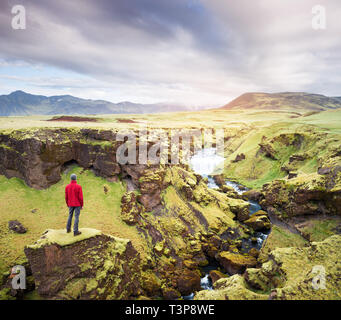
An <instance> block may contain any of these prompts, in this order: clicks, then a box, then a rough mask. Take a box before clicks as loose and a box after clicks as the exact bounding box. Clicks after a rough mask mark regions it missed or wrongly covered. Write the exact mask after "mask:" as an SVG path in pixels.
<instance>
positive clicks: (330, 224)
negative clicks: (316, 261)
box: [300, 217, 341, 242]
mask: <svg viewBox="0 0 341 320" xmlns="http://www.w3.org/2000/svg"><path fill="white" fill-rule="evenodd" d="M340 224H341V218H340V217H335V218H325V219H310V220H309V221H308V222H307V223H305V225H304V226H303V227H302V228H300V230H301V231H302V232H304V233H306V234H308V235H309V237H310V241H317V242H318V241H323V240H325V239H326V238H328V237H330V236H332V235H333V234H335V230H334V229H335V228H336V227H337V226H338V225H340Z"/></svg>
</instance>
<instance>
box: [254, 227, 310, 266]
mask: <svg viewBox="0 0 341 320" xmlns="http://www.w3.org/2000/svg"><path fill="white" fill-rule="evenodd" d="M308 244H309V242H308V241H307V240H305V239H304V238H303V237H301V236H300V235H299V234H295V233H292V232H290V231H289V230H287V229H284V228H282V227H279V226H277V225H274V226H272V229H271V233H270V235H269V236H268V238H267V239H266V242H265V245H264V247H263V248H262V250H261V253H260V256H259V259H260V261H263V262H264V261H266V260H267V255H268V253H270V252H271V251H272V250H274V249H276V248H288V247H304V246H306V245H308Z"/></svg>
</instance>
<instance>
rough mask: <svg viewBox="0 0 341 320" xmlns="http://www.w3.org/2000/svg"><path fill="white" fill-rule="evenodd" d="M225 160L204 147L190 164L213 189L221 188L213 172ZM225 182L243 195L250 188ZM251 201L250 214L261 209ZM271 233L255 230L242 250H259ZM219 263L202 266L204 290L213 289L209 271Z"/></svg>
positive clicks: (188, 297)
mask: <svg viewBox="0 0 341 320" xmlns="http://www.w3.org/2000/svg"><path fill="white" fill-rule="evenodd" d="M223 161H224V158H223V157H221V156H219V155H217V154H216V149H215V148H207V149H202V150H201V151H200V152H198V153H196V154H195V155H193V157H192V158H191V161H190V166H191V168H192V170H193V171H194V172H195V173H197V174H200V175H201V176H202V177H205V178H207V179H208V184H207V186H208V187H209V188H212V189H216V188H219V186H218V185H217V184H216V182H215V181H214V179H213V177H212V173H213V172H214V170H215V168H216V167H217V166H218V165H220V164H221V163H222V162H223ZM225 184H226V185H227V186H229V187H232V188H233V189H234V190H235V191H236V192H237V193H238V194H240V195H242V194H243V193H244V192H245V191H247V190H248V189H247V188H245V187H243V186H241V185H240V184H238V183H236V182H233V181H225ZM249 203H250V215H252V214H253V213H255V212H257V211H259V210H261V209H262V208H261V206H260V205H259V203H258V202H256V201H249ZM268 235H269V231H268V232H255V234H254V237H253V238H254V239H251V238H250V239H247V240H245V241H243V246H242V249H241V251H242V252H247V251H249V250H250V249H251V248H256V249H258V250H260V249H261V247H262V245H263V242H264V241H265V239H266V238H267V236H268ZM254 240H257V241H254ZM217 269H218V265H216V264H210V265H208V266H206V267H204V268H202V271H203V274H204V276H203V277H202V278H201V288H202V290H213V286H212V281H211V279H210V277H209V272H210V271H211V270H217ZM193 297H194V293H192V294H191V295H189V296H186V297H183V298H184V299H185V300H191V299H193Z"/></svg>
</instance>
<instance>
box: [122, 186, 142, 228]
mask: <svg viewBox="0 0 341 320" xmlns="http://www.w3.org/2000/svg"><path fill="white" fill-rule="evenodd" d="M142 212H143V207H142V205H141V204H139V203H138V202H137V197H136V194H135V192H127V193H125V194H124V195H123V197H122V199H121V217H122V220H123V221H124V222H125V223H127V224H129V225H135V224H136V223H137V222H138V220H139V217H140V214H141V213H142Z"/></svg>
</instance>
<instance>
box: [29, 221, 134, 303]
mask: <svg viewBox="0 0 341 320" xmlns="http://www.w3.org/2000/svg"><path fill="white" fill-rule="evenodd" d="M80 231H81V232H82V234H81V235H80V236H77V237H74V236H73V235H72V233H66V231H65V230H47V231H46V232H45V233H44V234H43V235H42V237H41V238H40V239H38V240H37V241H36V243H34V244H32V245H29V246H27V247H26V248H25V254H26V257H27V259H28V261H29V264H30V266H31V269H32V273H33V276H34V279H35V285H36V288H37V290H38V293H39V295H40V296H41V297H43V298H45V299H128V298H131V297H135V296H138V295H139V293H140V291H141V286H140V282H139V278H140V268H139V265H140V257H139V254H138V253H137V251H136V250H135V249H134V247H133V246H132V243H131V241H130V240H127V239H120V238H116V237H112V236H108V235H104V234H102V233H101V232H100V231H99V230H95V229H86V228H84V229H80Z"/></svg>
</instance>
